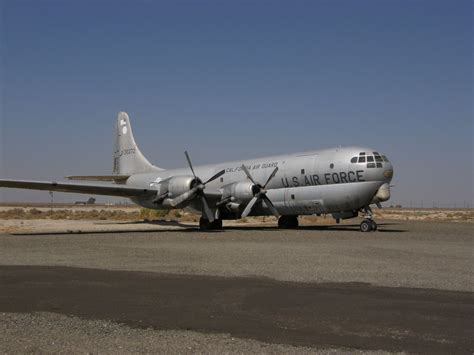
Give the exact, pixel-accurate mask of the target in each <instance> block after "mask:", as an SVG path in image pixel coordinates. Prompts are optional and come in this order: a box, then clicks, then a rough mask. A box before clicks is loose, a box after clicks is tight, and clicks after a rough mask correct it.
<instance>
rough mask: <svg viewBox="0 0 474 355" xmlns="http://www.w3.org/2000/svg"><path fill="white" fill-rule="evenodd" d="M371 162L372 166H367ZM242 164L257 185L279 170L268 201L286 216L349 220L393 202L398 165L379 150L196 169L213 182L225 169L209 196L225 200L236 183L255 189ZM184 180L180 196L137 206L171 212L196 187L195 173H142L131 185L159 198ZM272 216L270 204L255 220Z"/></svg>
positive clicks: (239, 199) (237, 205)
mask: <svg viewBox="0 0 474 355" xmlns="http://www.w3.org/2000/svg"><path fill="white" fill-rule="evenodd" d="M374 152H375V153H376V155H374ZM361 153H363V154H362V155H361ZM369 157H370V158H369ZM360 158H362V159H360ZM368 159H370V160H371V161H370V162H367V160H368ZM351 160H352V162H351ZM355 160H356V161H355ZM362 160H363V162H362ZM376 160H377V161H376ZM359 161H361V162H359ZM242 165H245V166H246V167H247V169H248V170H249V171H250V173H251V174H252V176H253V178H254V180H255V181H257V182H260V183H263V182H265V181H266V180H267V178H268V177H269V175H270V174H271V173H272V171H273V170H274V169H275V168H276V167H278V171H277V173H276V175H275V177H274V179H272V180H271V181H270V183H269V185H268V186H267V189H268V192H267V196H268V197H269V199H270V200H271V201H272V202H273V204H274V206H275V208H276V209H277V210H278V212H279V213H280V214H282V215H311V214H327V213H331V214H334V216H335V218H349V217H353V214H354V213H355V211H358V210H360V209H361V208H363V207H365V206H368V205H370V204H371V203H378V202H383V201H386V200H388V198H389V197H390V194H389V186H388V184H389V183H390V181H391V179H392V176H393V166H392V164H391V163H390V162H389V161H388V159H387V158H386V157H385V156H382V155H380V154H379V153H378V152H377V151H375V150H373V149H370V148H363V147H345V148H335V149H324V150H317V151H310V152H304V153H295V154H287V155H279V156H271V157H264V158H258V159H251V160H244V161H233V162H226V163H221V164H213V165H203V166H197V167H195V168H194V170H195V173H196V175H197V176H199V177H202V178H208V177H211V176H212V175H214V174H216V173H217V172H219V171H221V170H224V171H225V174H224V175H222V176H221V177H220V179H216V180H214V181H212V182H210V183H209V184H208V185H206V189H205V192H206V194H209V195H210V196H222V197H225V190H226V188H227V187H229V188H232V185H236V184H241V185H242V187H245V184H246V183H247V184H248V186H249V187H250V186H251V185H252V183H251V182H249V181H248V179H247V177H246V175H245V174H244V172H243V170H242ZM179 177H180V178H182V183H183V189H179V188H178V189H176V192H175V193H173V192H172V193H171V194H168V196H167V197H166V198H165V199H163V200H162V201H160V202H159V203H157V202H156V200H154V199H153V198H145V199H143V198H137V199H133V201H134V202H135V203H137V204H139V205H141V206H143V207H146V208H154V209H167V208H171V205H170V203H169V201H170V199H172V198H174V197H176V195H179V194H180V193H182V192H183V191H184V190H185V189H187V188H188V184H190V183H191V181H192V179H193V176H192V175H190V171H189V168H183V169H172V170H164V171H162V172H153V173H144V174H136V175H133V176H131V177H130V178H129V179H128V181H127V185H131V186H136V187H140V186H144V185H148V186H150V187H152V188H156V189H157V190H158V195H159V194H160V193H163V192H165V191H161V189H169V187H168V186H166V184H164V182H165V183H166V181H167V180H168V179H176V178H179ZM243 190H245V191H240V192H241V193H236V194H235V195H237V196H234V198H233V200H232V201H229V203H228V204H227V205H226V206H224V207H226V208H225V210H224V213H222V214H221V216H222V217H223V218H224V219H226V218H235V216H236V212H237V213H238V211H239V210H242V208H243V207H244V206H245V203H246V202H248V201H249V200H250V199H251V198H252V194H251V189H250V188H247V189H243ZM245 192H247V194H246V193H245ZM183 207H188V208H189V209H192V210H194V211H200V210H201V209H202V206H201V204H200V202H199V201H196V200H193V201H190V202H189V203H188V204H187V205H186V206H183ZM227 212H228V213H227ZM270 214H271V212H270V210H269V209H268V208H267V207H266V206H265V204H259V205H258V206H256V208H255V209H254V210H252V213H251V214H250V215H270Z"/></svg>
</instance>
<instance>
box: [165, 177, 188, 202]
mask: <svg viewBox="0 0 474 355" xmlns="http://www.w3.org/2000/svg"><path fill="white" fill-rule="evenodd" d="M193 181H194V176H190V175H182V176H173V177H172V178H169V179H166V180H163V181H162V182H161V183H160V184H159V185H158V190H159V194H163V193H166V192H167V193H168V196H167V197H169V198H175V197H177V196H179V195H181V194H183V193H185V192H186V191H189V190H190V189H191V187H192V184H193Z"/></svg>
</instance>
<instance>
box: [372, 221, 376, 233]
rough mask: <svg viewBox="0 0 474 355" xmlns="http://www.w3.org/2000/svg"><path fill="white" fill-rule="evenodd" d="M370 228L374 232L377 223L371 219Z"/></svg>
mask: <svg viewBox="0 0 474 355" xmlns="http://www.w3.org/2000/svg"><path fill="white" fill-rule="evenodd" d="M372 230H373V231H374V232H375V231H376V230H377V223H375V221H372Z"/></svg>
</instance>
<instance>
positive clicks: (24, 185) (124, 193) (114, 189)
mask: <svg viewBox="0 0 474 355" xmlns="http://www.w3.org/2000/svg"><path fill="white" fill-rule="evenodd" d="M0 187H9V188H15V189H31V190H46V191H60V192H74V193H83V194H92V195H107V196H120V197H146V196H153V195H155V194H156V190H153V189H143V188H137V187H127V186H124V185H112V184H75V183H68V182H54V181H51V182H50V181H32V180H0Z"/></svg>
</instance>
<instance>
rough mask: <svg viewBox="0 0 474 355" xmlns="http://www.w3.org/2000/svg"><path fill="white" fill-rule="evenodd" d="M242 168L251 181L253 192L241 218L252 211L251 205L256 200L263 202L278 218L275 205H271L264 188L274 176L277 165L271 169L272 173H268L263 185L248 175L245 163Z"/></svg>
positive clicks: (253, 204)
mask: <svg viewBox="0 0 474 355" xmlns="http://www.w3.org/2000/svg"><path fill="white" fill-rule="evenodd" d="M242 170H243V171H244V173H245V175H247V177H248V178H249V180H250V181H251V182H252V183H253V187H252V190H253V192H254V195H253V198H252V199H251V200H250V202H249V203H248V204H247V206H246V207H245V209H244V211H243V212H242V218H244V217H247V216H248V215H249V213H250V212H251V211H252V208H253V206H255V204H256V203H257V202H260V201H263V202H265V204H266V205H267V207H268V209H269V210H270V211H272V213H273V214H274V215H275V217H277V218H278V217H279V213H278V211H277V210H276V208H275V206H273V203H272V201H270V199H269V198H268V197H267V189H266V188H267V186H268V183H269V182H270V181H271V180H272V179H273V178H274V177H275V175H276V173H277V171H278V167H276V168H275V169H274V170H273V171H272V173H271V174H270V176H269V177H268V179H267V182H266V183H265V185H263V186H262V185H260V184H258V183H256V182H255V180H254V179H253V178H252V175H250V172H249V171H248V169H247V167H246V166H245V165H242Z"/></svg>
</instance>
